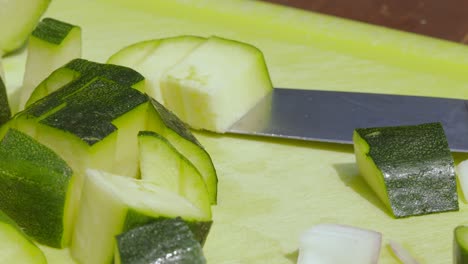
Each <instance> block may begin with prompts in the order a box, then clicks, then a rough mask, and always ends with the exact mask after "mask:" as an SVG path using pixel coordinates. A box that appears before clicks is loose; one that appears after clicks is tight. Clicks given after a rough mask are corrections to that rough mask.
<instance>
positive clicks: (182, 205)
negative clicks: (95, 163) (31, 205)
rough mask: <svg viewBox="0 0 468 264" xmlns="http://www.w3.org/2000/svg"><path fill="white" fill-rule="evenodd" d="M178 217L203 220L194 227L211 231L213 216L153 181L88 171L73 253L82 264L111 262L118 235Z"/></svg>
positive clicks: (74, 237) (187, 219)
mask: <svg viewBox="0 0 468 264" xmlns="http://www.w3.org/2000/svg"><path fill="white" fill-rule="evenodd" d="M174 217H182V218H183V219H184V221H189V222H195V223H201V224H200V225H193V226H198V227H199V228H200V229H203V230H204V231H205V232H206V234H205V237H206V235H207V234H208V233H207V232H208V231H206V225H210V223H211V218H210V216H208V215H206V213H204V212H203V211H202V210H200V209H198V208H197V207H196V206H194V205H193V204H191V203H190V202H188V201H187V200H185V199H184V198H182V197H180V196H179V195H177V194H175V193H173V192H170V191H168V190H166V189H163V188H161V187H158V186H157V185H155V184H153V183H150V182H145V181H142V180H137V179H132V178H128V177H122V176H118V175H113V174H109V173H107V172H103V171H97V170H88V171H87V178H86V181H85V184H84V187H83V195H82V199H81V205H80V209H79V215H78V219H77V222H76V226H75V230H74V234H73V238H72V245H71V253H72V255H73V257H74V258H75V259H76V260H78V261H79V262H81V263H87V264H94V263H96V264H102V263H111V261H112V259H113V257H114V249H115V246H114V243H115V236H116V235H118V234H121V233H124V232H126V231H128V230H130V229H132V228H135V227H137V226H138V225H143V224H146V223H149V222H151V221H154V220H156V219H158V218H174Z"/></svg>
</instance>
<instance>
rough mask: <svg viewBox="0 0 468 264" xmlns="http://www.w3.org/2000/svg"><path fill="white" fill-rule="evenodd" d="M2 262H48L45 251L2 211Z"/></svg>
mask: <svg viewBox="0 0 468 264" xmlns="http://www.w3.org/2000/svg"><path fill="white" fill-rule="evenodd" d="M0 263H30V264H47V260H46V257H45V256H44V253H43V252H42V251H41V250H40V249H39V248H38V247H37V246H36V245H35V244H34V242H32V241H31V239H29V238H28V236H27V235H26V234H24V233H23V231H22V230H21V228H20V227H19V226H18V225H16V223H15V222H14V221H13V220H12V219H11V218H10V217H8V216H7V215H6V214H5V213H3V212H2V211H0Z"/></svg>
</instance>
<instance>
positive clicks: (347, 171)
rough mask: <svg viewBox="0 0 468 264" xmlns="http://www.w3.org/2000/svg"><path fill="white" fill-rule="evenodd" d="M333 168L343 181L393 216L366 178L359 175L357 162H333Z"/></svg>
mask: <svg viewBox="0 0 468 264" xmlns="http://www.w3.org/2000/svg"><path fill="white" fill-rule="evenodd" d="M333 168H334V169H335V170H336V173H337V174H338V176H339V177H340V179H341V181H343V183H344V184H345V185H346V186H348V187H350V188H351V189H353V190H354V191H355V192H357V193H358V194H359V195H360V196H361V197H362V198H364V199H366V200H367V201H369V202H370V203H371V204H373V205H374V206H375V207H377V208H379V209H380V210H382V211H383V212H385V214H387V215H388V216H390V217H393V216H392V215H391V214H390V213H389V212H388V209H387V207H386V206H385V205H384V204H383V203H382V202H381V201H380V199H379V197H377V195H376V194H375V193H374V191H373V190H372V189H371V188H370V187H369V185H367V183H366V182H365V181H364V179H363V178H362V177H361V176H360V175H359V171H358V168H357V165H356V163H336V164H333Z"/></svg>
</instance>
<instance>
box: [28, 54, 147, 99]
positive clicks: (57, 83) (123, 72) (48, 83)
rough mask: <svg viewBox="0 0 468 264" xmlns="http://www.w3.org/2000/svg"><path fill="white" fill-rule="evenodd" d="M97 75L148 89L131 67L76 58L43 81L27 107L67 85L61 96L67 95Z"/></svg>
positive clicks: (133, 86) (122, 83)
mask: <svg viewBox="0 0 468 264" xmlns="http://www.w3.org/2000/svg"><path fill="white" fill-rule="evenodd" d="M97 77H101V78H104V79H108V80H111V81H114V82H116V83H119V84H121V85H125V86H131V87H132V88H135V89H137V90H139V91H142V92H144V91H145V89H146V82H145V78H144V77H143V76H142V75H141V74H139V73H138V72H136V71H134V70H132V69H130V68H127V67H123V66H117V65H110V64H102V63H97V62H93V61H89V60H84V59H74V60H72V61H70V62H69V63H67V64H66V65H64V66H62V67H60V68H58V69H57V70H55V71H54V72H52V73H51V75H50V76H49V77H47V78H46V79H45V80H44V81H42V82H41V83H40V84H39V85H38V86H37V87H36V88H35V89H34V91H33V92H32V94H31V97H30V98H29V100H28V102H27V103H26V107H28V106H29V105H31V104H32V103H34V102H36V101H38V100H39V99H41V98H42V97H44V96H46V95H48V94H50V93H53V92H55V91H56V90H58V89H60V88H62V87H67V88H66V89H65V91H64V92H63V93H62V95H61V97H66V96H68V95H69V94H72V93H75V92H76V91H77V90H79V89H80V88H81V87H82V86H84V85H86V84H87V83H89V82H90V81H92V80H93V79H95V78H97ZM69 86H71V87H69Z"/></svg>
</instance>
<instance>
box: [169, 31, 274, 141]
mask: <svg viewBox="0 0 468 264" xmlns="http://www.w3.org/2000/svg"><path fill="white" fill-rule="evenodd" d="M161 91H162V96H163V101H164V103H165V106H166V107H167V108H168V109H170V110H171V111H173V112H174V113H175V114H176V115H177V116H178V117H179V118H180V119H181V120H182V121H184V122H186V123H187V124H189V125H190V126H191V127H192V128H195V129H206V130H211V131H215V132H220V133H223V132H225V131H226V130H227V129H228V128H229V127H230V126H231V125H232V124H234V123H235V122H236V121H237V120H239V119H240V118H241V117H242V116H243V115H244V114H245V113H246V112H247V111H248V110H250V109H251V108H252V107H253V106H254V105H255V104H256V103H257V102H258V101H259V100H261V99H262V98H263V97H264V96H265V95H267V94H268V93H270V91H272V84H271V80H270V76H269V73H268V69H267V67H266V64H265V60H264V57H263V54H262V52H261V51H260V50H259V49H257V48H256V47H254V46H251V45H249V44H246V43H241V42H237V41H234V40H227V39H222V38H219V37H210V38H209V39H208V40H206V41H205V42H203V43H202V44H201V45H199V46H198V47H196V48H195V49H194V50H193V51H192V52H191V53H190V54H188V55H187V56H186V57H185V58H184V59H183V60H182V61H181V62H179V63H178V64H176V65H175V66H173V67H172V68H170V69H169V70H168V71H167V72H165V73H164V74H163V76H162V77H161Z"/></svg>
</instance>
